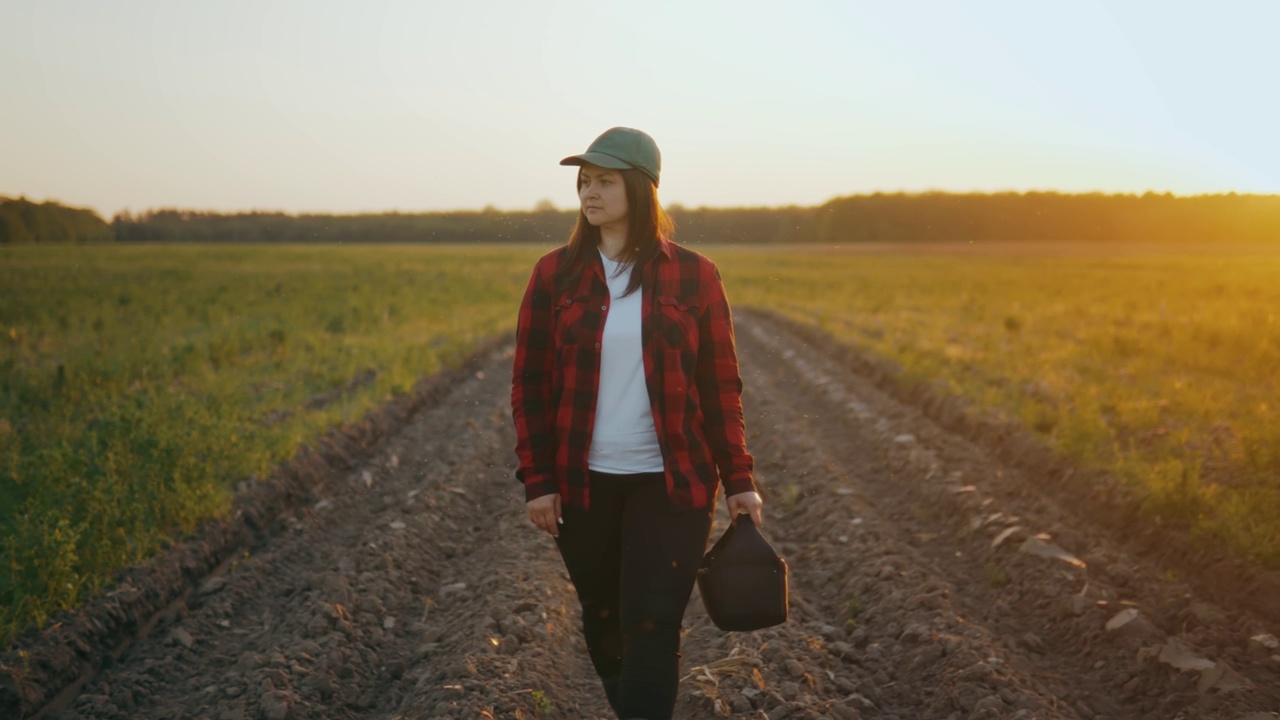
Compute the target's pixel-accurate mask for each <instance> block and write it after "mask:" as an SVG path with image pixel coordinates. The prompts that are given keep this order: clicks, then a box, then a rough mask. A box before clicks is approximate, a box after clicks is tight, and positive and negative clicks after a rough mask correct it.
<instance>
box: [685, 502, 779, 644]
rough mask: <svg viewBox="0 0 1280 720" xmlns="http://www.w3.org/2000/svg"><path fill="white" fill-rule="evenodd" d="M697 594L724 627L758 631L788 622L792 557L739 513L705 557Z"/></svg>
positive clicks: (714, 621) (716, 621) (747, 516)
mask: <svg viewBox="0 0 1280 720" xmlns="http://www.w3.org/2000/svg"><path fill="white" fill-rule="evenodd" d="M698 592H699V593H700V594H701V595H702V604H703V605H704V606H706V608H707V615H709V616H711V622H713V623H715V624H716V627H718V628H720V629H721V630H759V629H761V628H767V627H772V626H774V625H780V624H782V623H784V622H786V620H787V561H786V560H783V559H782V558H780V557H778V553H776V552H774V550H773V546H771V545H770V544H769V541H768V540H765V539H764V536H763V535H761V534H760V530H759V528H757V527H756V525H755V523H753V522H751V516H750V515H739V516H738V518H737V520H735V521H734V522H733V523H732V524H731V525H729V529H727V530H725V531H724V534H723V535H721V536H720V539H719V540H716V543H715V545H712V546H711V549H710V550H708V551H707V554H706V555H704V556H703V558H702V565H701V567H699V568H698Z"/></svg>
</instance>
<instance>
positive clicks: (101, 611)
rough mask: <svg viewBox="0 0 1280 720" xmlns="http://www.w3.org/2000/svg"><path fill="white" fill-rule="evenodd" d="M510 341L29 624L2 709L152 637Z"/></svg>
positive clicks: (322, 441)
mask: <svg viewBox="0 0 1280 720" xmlns="http://www.w3.org/2000/svg"><path fill="white" fill-rule="evenodd" d="M503 342H507V339H506V338H505V337H495V338H489V339H487V340H484V341H482V342H481V343H479V344H478V347H477V349H476V351H475V352H474V353H473V354H472V355H471V356H470V357H468V358H466V359H464V361H463V362H462V363H461V364H460V366H459V367H458V368H457V369H454V370H445V371H442V372H440V373H437V374H435V375H432V376H430V377H427V378H424V379H423V380H422V381H420V382H419V383H418V384H417V385H416V386H415V387H414V388H413V390H412V391H411V392H409V393H406V394H404V395H401V396H399V397H396V398H394V399H393V400H391V401H390V402H388V403H385V404H383V405H382V406H380V407H378V408H376V409H375V410H372V411H370V412H368V413H367V414H366V415H365V416H364V417H363V418H362V419H361V420H360V421H358V422H355V423H347V424H344V425H342V426H340V427H335V428H333V429H331V430H330V431H328V432H327V433H325V434H324V435H323V436H321V437H320V438H319V439H318V440H317V441H316V442H315V444H314V446H308V447H303V448H301V449H299V450H298V452H297V453H296V454H295V455H294V457H293V458H292V459H290V460H289V461H287V462H285V463H282V464H280V465H279V466H277V467H276V468H275V469H274V470H273V471H272V472H271V473H270V475H269V476H267V477H266V478H264V479H262V480H259V481H253V482H251V483H249V486H248V488H247V489H245V490H244V491H243V492H240V493H238V494H237V496H236V498H235V500H234V502H233V505H232V511H231V516H230V518H228V519H225V520H215V521H211V522H209V523H206V524H205V525H204V526H203V527H201V528H200V530H199V531H197V533H196V534H195V535H194V536H193V537H190V538H187V539H184V540H181V541H179V542H176V543H174V544H173V545H172V546H170V547H169V548H168V549H167V550H165V551H164V552H163V553H161V554H160V555H158V556H156V557H154V558H152V559H150V560H148V561H146V562H144V563H140V564H138V565H135V566H133V567H130V568H127V569H126V570H123V571H121V572H120V573H119V574H118V575H117V576H116V578H115V579H114V581H113V583H112V586H111V587H110V588H109V589H107V590H106V591H104V592H103V593H102V594H100V595H99V596H97V597H94V598H92V599H90V600H89V601H87V602H86V603H84V604H83V605H82V606H81V607H79V608H76V609H75V610H71V611H64V612H59V613H57V614H55V615H54V616H53V617H52V618H51V619H50V621H49V622H48V623H46V624H45V626H44V627H43V628H39V629H34V628H33V629H31V630H28V631H27V633H25V634H24V635H23V636H21V637H19V638H18V639H17V640H15V641H14V642H13V643H11V644H10V646H9V647H8V648H6V649H5V650H4V652H3V654H0V717H16V718H27V717H38V716H39V715H41V714H42V713H43V712H45V711H46V710H47V709H49V708H48V706H49V705H50V704H51V703H53V702H54V701H55V699H58V700H66V699H67V698H66V697H65V695H66V694H67V691H68V690H69V689H73V688H75V687H78V686H81V685H83V684H84V683H85V682H87V681H88V680H89V679H90V678H92V677H93V675H94V674H96V673H97V672H98V670H99V669H100V668H102V667H103V665H104V664H106V663H108V662H110V659H112V658H116V657H119V656H120V655H121V654H122V653H123V652H125V650H127V649H128V647H129V646H130V645H131V644H132V643H134V642H136V641H137V640H139V639H141V638H143V637H145V636H146V634H147V633H148V631H149V630H150V628H151V627H152V626H153V625H154V624H155V621H156V619H157V618H158V617H159V616H161V615H163V614H164V613H165V612H166V610H168V609H169V608H170V607H171V606H172V605H173V604H174V603H179V602H182V601H183V599H184V598H185V597H187V596H188V595H190V593H191V592H192V591H193V590H194V589H195V588H196V587H197V586H198V584H199V583H200V582H201V581H202V580H204V579H205V578H206V577H208V576H209V575H210V574H211V573H213V572H215V570H216V569H217V568H219V566H221V565H222V564H223V563H225V562H226V561H227V560H228V559H229V558H231V557H232V556H233V555H234V554H235V553H236V552H238V551H240V550H241V549H244V548H249V547H253V546H255V545H258V544H261V543H262V542H265V541H266V540H267V539H268V538H269V536H270V534H271V532H272V525H274V524H275V523H276V521H277V519H278V518H279V517H280V516H281V515H282V514H283V513H286V512H289V511H292V510H293V509H294V508H296V507H297V506H298V505H299V504H300V503H302V502H305V501H307V500H308V499H311V498H314V497H316V496H317V494H319V493H321V488H322V486H323V485H324V484H326V483H328V482H329V480H330V478H331V476H332V475H333V473H334V472H335V471H337V470H341V469H345V468H348V467H350V466H351V465H352V464H353V463H354V462H357V461H359V459H361V458H363V457H367V456H368V455H369V453H370V452H371V449H372V448H373V447H374V446H375V445H377V444H378V443H379V442H380V441H381V440H384V439H385V438H387V437H388V436H390V435H392V434H394V433H395V432H397V431H398V430H399V429H400V428H401V427H403V425H404V424H405V423H406V422H408V421H409V420H411V419H412V417H413V416H414V415H415V414H416V413H417V412H419V411H420V410H421V409H422V408H423V407H425V406H427V405H429V404H430V403H432V402H434V401H436V400H437V399H438V398H439V397H440V396H441V395H442V394H443V393H445V392H447V391H448V389H449V388H450V387H451V385H452V384H454V383H456V382H457V381H458V380H459V379H461V378H464V377H467V376H468V375H469V374H470V373H471V372H474V368H475V366H476V365H477V364H478V363H479V362H480V361H481V360H482V358H484V357H486V356H488V355H490V354H492V353H493V351H494V350H495V349H496V348H498V347H499V346H500V345H501V344H502V343H503ZM368 374H369V371H365V372H364V373H362V377H363V376H365V375H368ZM60 696H63V697H60Z"/></svg>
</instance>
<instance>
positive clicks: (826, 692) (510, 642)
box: [0, 311, 1280, 720]
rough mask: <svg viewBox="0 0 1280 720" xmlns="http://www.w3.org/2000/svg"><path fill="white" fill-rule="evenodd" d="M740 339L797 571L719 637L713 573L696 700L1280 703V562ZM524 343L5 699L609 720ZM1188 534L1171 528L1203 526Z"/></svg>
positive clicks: (96, 706) (152, 714)
mask: <svg viewBox="0 0 1280 720" xmlns="http://www.w3.org/2000/svg"><path fill="white" fill-rule="evenodd" d="M738 341H739V348H740V359H741V364H742V368H743V375H744V380H745V383H746V391H745V396H744V402H745V404H746V406H747V413H748V417H747V423H748V424H747V427H748V433H749V447H750V449H751V451H752V452H753V453H754V454H755V456H756V462H757V471H758V479H759V483H760V485H761V486H762V492H763V494H764V495H765V527H764V532H765V534H766V536H767V537H769V538H770V540H771V541H772V542H773V543H774V545H775V547H776V548H777V549H778V550H779V552H780V553H782V554H783V555H784V556H785V557H786V558H787V560H788V562H789V564H790V567H791V583H792V584H791V591H792V598H791V600H792V606H791V611H792V614H791V619H790V620H789V621H788V622H787V623H786V624H785V625H782V626H779V627H776V628H771V629H768V630H763V631H759V632H754V633H724V632H721V631H719V630H717V629H716V628H715V627H714V626H713V625H712V624H711V623H710V621H709V620H708V619H707V617H706V614H705V612H704V611H703V609H702V606H701V602H700V600H699V599H698V597H697V595H696V591H695V595H694V598H693V599H692V600H691V602H690V606H689V612H688V614H687V616H686V623H685V624H686V627H687V635H686V637H685V640H684V648H683V663H682V672H683V673H684V674H685V680H684V682H683V684H682V686H681V697H680V701H679V706H678V710H677V717H680V718H713V717H738V718H768V719H769V720H779V719H780V718H793V719H800V718H881V719H885V720H889V719H895V718H896V719H897V720H909V719H911V720H914V719H916V718H940V719H941V718H972V719H978V718H1082V719H1084V720H1090V719H1098V718H1108V719H1112V720H1115V719H1118V718H1153V719H1154V718H1160V719H1172V718H1185V719H1188V720H1190V719H1191V718H1215V719H1217V718H1221V719H1229V720H1262V719H1263V718H1273V717H1280V715H1277V714H1276V711H1277V710H1280V648H1277V644H1276V639H1275V636H1276V635H1277V634H1280V633H1278V630H1280V628H1278V625H1277V617H1275V616H1274V615H1270V614H1269V611H1268V608H1270V607H1274V600H1275V598H1271V599H1270V601H1269V600H1268V599H1267V598H1265V597H1258V593H1266V592H1271V591H1270V590H1269V589H1268V588H1274V587H1276V585H1274V584H1268V583H1269V582H1273V581H1274V578H1273V577H1272V576H1268V575H1265V574H1256V573H1255V574H1250V575H1239V576H1236V575H1232V574H1230V573H1226V571H1223V573H1225V575H1224V574H1220V575H1219V576H1216V577H1217V578H1218V579H1216V580H1215V581H1214V582H1212V583H1206V582H1204V581H1203V579H1202V578H1203V577H1207V576H1204V575H1200V574H1195V575H1192V574H1191V573H1192V571H1193V570H1194V568H1195V567H1196V566H1195V564H1194V563H1191V564H1190V565H1179V564H1177V563H1173V562H1171V561H1170V558H1169V555H1170V553H1168V552H1166V553H1164V554H1161V552H1160V550H1159V548H1160V546H1161V545H1162V544H1161V543H1154V544H1153V543H1152V542H1151V541H1150V537H1151V535H1150V534H1149V533H1135V532H1134V531H1133V529H1132V528H1128V527H1116V526H1115V522H1114V518H1117V517H1125V515H1124V514H1123V513H1122V512H1112V510H1113V509H1108V508H1107V507H1103V505H1091V504H1089V503H1088V502H1085V501H1083V500H1082V499H1081V498H1083V497H1086V496H1088V493H1085V492H1081V491H1080V490H1079V488H1075V489H1070V488H1065V487H1064V482H1063V480H1062V478H1063V477H1064V475H1063V472H1062V466H1061V465H1060V464H1058V465H1055V466H1054V469H1053V473H1054V478H1056V479H1054V480H1053V481H1052V482H1051V481H1050V480H1048V479H1046V477H1041V475H1040V474H1039V473H1038V472H1037V470H1036V468H1035V467H1034V465H1035V463H1034V462H1033V463H1027V462H1021V463H1019V462H1012V461H1010V460H1009V459H1008V453H1002V452H1001V450H1002V446H1001V442H1002V440H1000V439H995V440H989V441H984V440H983V439H981V438H979V439H977V440H974V439H969V435H966V434H965V433H963V432H958V431H957V430H956V428H955V427H954V424H953V423H948V422H945V421H944V422H942V423H941V424H939V423H937V422H935V421H934V419H931V413H930V410H929V408H928V407H925V406H924V404H922V403H913V402H904V401H903V400H901V399H900V397H901V394H900V393H897V394H895V392H890V388H889V387H887V385H886V382H885V381H884V380H883V379H880V378H877V377H875V376H874V373H872V374H868V372H866V366H865V365H864V364H863V365H860V364H858V363H852V362H850V360H849V357H850V356H849V354H848V351H847V350H843V349H840V348H838V347H836V346H834V345H831V344H829V343H827V342H825V341H823V340H822V339H821V338H820V337H818V336H815V335H814V334H813V333H812V332H803V331H799V330H798V329H797V328H795V327H793V326H792V325H790V324H789V323H787V322H784V321H781V320H779V319H778V318H776V317H773V316H771V315H769V314H766V313H761V312H748V311H741V312H740V313H739V321H738ZM510 363H511V356H510V349H509V348H500V349H498V350H495V351H491V352H488V353H486V354H485V355H484V356H483V357H481V358H479V359H478V361H477V364H475V365H474V366H473V367H471V368H470V369H469V370H468V372H467V373H466V374H465V375H464V376H463V377H462V378H461V379H457V380H456V381H454V382H451V383H450V384H449V385H448V387H447V388H445V389H444V390H442V391H440V392H439V393H437V396H436V397H435V398H434V399H433V400H432V401H430V402H427V403H424V404H423V407H422V408H421V409H419V410H418V411H417V412H416V413H415V414H413V415H412V416H411V417H409V418H408V419H407V421H406V422H404V423H403V425H402V426H400V427H397V428H395V429H394V431H393V432H389V433H387V434H386V437H385V438H383V439H381V440H380V441H378V442H377V443H376V444H374V445H371V446H370V447H369V448H368V450H367V452H358V453H354V454H352V455H351V457H349V458H348V463H349V467H348V468H347V469H345V470H340V471H335V472H332V473H329V474H327V475H326V476H325V477H324V478H323V481H322V482H318V483H317V484H316V485H315V487H314V488H313V489H312V490H311V491H310V492H308V493H305V494H303V495H302V496H301V498H300V499H295V500H294V501H293V502H292V504H291V505H290V506H289V507H288V509H287V510H285V511H284V512H283V514H281V515H280V516H279V517H278V518H277V519H276V520H275V521H274V522H272V523H270V527H267V528H263V529H262V531H261V532H259V533H258V534H257V535H255V536H254V540H253V541H252V543H251V544H250V545H249V549H247V550H245V549H240V550H238V551H237V552H236V554H235V556H234V557H233V558H232V559H231V561H230V562H225V563H223V564H222V566H221V567H220V568H219V569H218V570H216V571H215V572H214V573H213V574H211V575H207V576H203V577H194V578H191V579H190V584H191V587H192V588H193V589H192V590H190V591H189V592H187V593H186V594H185V595H181V596H180V597H179V599H178V601H177V602H176V603H174V604H173V605H172V606H171V607H169V608H168V610H167V612H165V613H163V614H162V615H161V616H160V617H159V619H158V620H157V621H156V622H155V623H154V627H151V628H149V629H148V632H147V633H146V635H145V637H141V638H139V639H137V640H136V642H132V643H131V644H130V645H129V646H128V647H127V648H123V649H121V648H116V649H114V650H112V651H111V652H106V653H103V654H102V655H103V657H101V658H98V659H94V658H92V657H89V656H90V654H91V653H92V652H93V650H92V648H89V647H88V646H84V647H78V649H76V650H75V651H74V652H76V653H78V654H79V656H80V659H81V662H83V663H85V664H86V665H87V666H92V665H94V664H99V663H105V665H104V666H103V667H102V668H101V669H100V670H98V671H97V672H95V673H91V674H89V675H86V676H85V678H83V679H82V683H81V684H80V685H77V686H73V687H72V688H71V689H69V690H65V691H63V694H62V696H61V697H60V698H57V699H56V700H55V701H53V702H52V703H50V702H48V700H49V699H52V697H53V694H54V693H56V692H57V691H58V690H60V689H61V688H43V690H45V691H47V692H44V693H43V694H42V693H41V692H40V691H41V690H42V688H38V687H35V686H34V685H33V684H32V681H31V680H30V677H31V676H30V675H27V676H24V675H22V674H21V672H20V670H15V667H14V666H15V665H16V664H17V663H18V662H19V661H18V660H15V659H14V658H15V657H17V656H16V655H15V654H14V653H13V652H10V653H9V654H7V655H6V656H5V663H6V668H5V669H6V673H7V675H6V677H7V678H8V680H7V687H6V688H5V690H6V692H10V693H11V695H10V697H9V699H8V700H7V702H8V704H7V705H3V706H0V707H7V708H9V709H10V711H11V712H14V713H15V714H18V713H20V714H25V715H28V716H34V715H37V714H43V716H45V717H50V718H60V719H61V718H104V719H105V718H210V719H217V720H241V719H243V718H255V719H256V718H262V719H264V720H284V719H285V718H299V719H301V718H387V719H390V718H415V719H419V718H420V719H423V720H427V719H431V718H439V719H444V718H451V719H453V720H464V719H465V720H472V719H474V718H526V719H533V718H574V719H590V718H608V717H612V716H611V715H610V714H609V712H608V709H607V706H606V705H605V703H604V696H603V693H602V692H601V691H600V689H599V687H598V685H597V683H596V681H595V679H594V675H593V674H592V671H591V667H590V664H589V661H588V660H587V656H586V650H585V646H584V644H583V642H582V640H581V637H580V635H579V633H578V630H577V622H578V620H577V618H578V615H577V606H576V600H575V597H574V594H573V590H572V587H571V586H570V585H569V582H568V579H567V576H566V574H565V572H564V569H563V566H562V565H561V562H560V559H559V557H558V555H557V554H556V551H555V547H554V545H553V543H552V541H551V539H550V538H549V537H547V536H545V535H543V534H541V533H540V532H539V531H537V530H536V529H535V528H534V527H533V526H532V525H530V524H529V522H528V520H527V519H526V517H525V512H524V502H523V494H522V491H521V489H520V487H519V486H518V485H517V483H516V482H515V480H514V479H513V478H514V476H513V470H514V467H513V465H514V454H513V452H512V448H513V446H514V437H513V431H512V429H511V421H510V414H509V403H508V398H509V383H510ZM932 414H933V415H934V416H936V415H937V413H932ZM1006 439H1007V438H1006ZM1045 472H1046V473H1048V472H1049V470H1048V469H1046V470H1045ZM1081 477H1082V478H1083V476H1081ZM1080 482H1091V481H1088V480H1084V479H1081V480H1080ZM1068 484H1069V483H1068ZM1099 497H1100V498H1102V499H1100V500H1098V501H1097V502H1098V503H1103V504H1105V503H1106V502H1108V501H1107V500H1106V498H1107V497H1108V496H1107V495H1106V493H1102V494H1100V495H1099ZM723 505H724V503H723V501H721V503H720V506H721V507H720V509H719V511H718V512H719V515H718V516H717V520H716V528H714V529H713V536H715V535H718V534H719V532H720V530H721V529H723V527H724V525H725V523H726V521H727V517H726V516H725V514H724V507H723ZM1170 532H1171V534H1170V535H1169V540H1168V543H1166V544H1163V546H1164V547H1172V548H1181V547H1192V545H1188V544H1187V540H1186V538H1181V537H1177V536H1176V533H1172V531H1170ZM1202 565H1203V563H1202ZM1188 568H1191V569H1188ZM1242 572H1243V571H1242ZM135 582H136V581H135ZM141 591H142V592H144V593H145V591H146V588H142V589H141ZM86 612H88V610H87V611H86ZM140 629H141V628H139V630H140ZM27 642H28V643H29V644H30V647H31V648H32V652H35V651H36V649H38V645H37V644H32V643H34V641H32V640H30V639H28V641H27ZM90 644H91V643H90ZM38 654H39V653H37V655H38ZM25 657H27V658H28V659H27V660H26V661H27V662H30V661H31V660H30V658H31V657H32V656H31V655H30V653H28V655H27V656H25ZM39 659H40V658H39V657H37V658H36V660H39ZM24 678H26V679H25V680H24ZM24 682H25V683H26V684H25V685H24V684H23V683H24ZM50 682H52V681H50ZM14 688H23V689H22V690H21V692H19V691H18V690H15V689H14ZM19 695H21V697H20V698H19V697H18V696H19ZM46 696H47V697H46ZM15 698H17V699H15Z"/></svg>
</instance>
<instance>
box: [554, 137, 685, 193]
mask: <svg viewBox="0 0 1280 720" xmlns="http://www.w3.org/2000/svg"><path fill="white" fill-rule="evenodd" d="M585 163H591V164H592V165H598V166H600V167H603V168H610V169H613V170H625V169H626V168H635V169H636V170H639V171H640V172H642V173H644V174H645V175H648V176H649V179H650V180H652V181H653V184H654V185H655V186H656V185H657V184H658V175H659V174H660V173H661V172H662V153H660V152H658V143H656V142H654V141H653V138H651V137H649V136H648V135H647V134H645V133H643V132H640V131H639V130H636V129H635V128H629V127H615V128H609V129H608V130H605V131H604V132H603V133H601V134H600V137H598V138H596V139H595V141H593V142H592V143H591V147H588V148H587V151H586V152H584V153H582V154H581V155H571V156H569V157H567V158H565V159H563V160H561V161H560V164H561V165H583V164H585Z"/></svg>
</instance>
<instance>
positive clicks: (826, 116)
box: [0, 0, 1280, 218]
mask: <svg viewBox="0 0 1280 720" xmlns="http://www.w3.org/2000/svg"><path fill="white" fill-rule="evenodd" d="M1278 27H1280V3H1277V2H1273V1H1271V0H1256V1H1254V2H1233V1H1232V0H1224V1H1223V2H1215V3H1204V2H1190V1H1182V0H1165V1H1164V2H1140V1H1138V0H1133V1H1127V2H1122V1H1118V0H1117V1H1115V2H1095V1H1092V0H1076V1H1075V2H1070V3H1038V2H1026V1H1025V0H1012V1H1007V2H1005V1H1000V2H996V1H991V2H979V1H973V2H958V1H952V0H946V1H943V0H938V1H937V2H912V1H910V0H902V1H895V2H884V1H883V0H876V1H874V2H859V1H854V0H847V1H845V2H834V1H833V2H816V1H806V0H789V1H788V2H785V3H784V2H776V1H775V2H754V1H753V0H736V1H734V2H718V1H713V2H712V1H709V2H700V1H699V0H672V1H667V0H654V1H652V2H643V3H642V2H636V1H635V0H631V1H630V2H610V1H609V0H585V1H580V0H566V1H563V2H557V1H555V0H523V1H512V2H499V1H497V0H489V1H486V0H468V1H463V0H448V1H447V2H443V1H437V0H418V1H415V2H410V1H408V0H361V1H360V2H338V1H337V0H289V1H287V2H275V1H271V0H218V1H217V2H214V1H212V0H209V1H207V2H196V1H195V0H163V1H160V0H157V1H146V0H113V1H112V2H101V0H40V2H31V1H30V0H0V37H2V38H3V40H2V41H0V195H3V196H9V197H18V196H25V197H27V198H29V199H31V200H37V201H44V200H56V201H59V202H63V203H65V204H68V205H73V206H76V207H89V208H92V209H94V210H96V211H97V212H98V213H99V214H101V215H103V216H104V217H105V218H110V217H111V216H112V215H114V214H115V213H117V212H120V211H123V210H128V211H131V212H135V213H137V212H141V211H145V210H147V209H156V208H162V207H176V208H188V209H198V210H214V211H227V212H231V211H244V210H278V211H284V212H290V213H298V212H334V213H352V212H384V211H402V212H418V211H430V210H451V209H480V208H483V207H485V206H492V207H495V208H498V209H502V210H522V209H530V208H532V207H533V206H534V205H535V204H537V203H539V202H540V201H545V200H549V201H551V202H552V203H553V204H554V205H556V206H557V207H561V208H572V207H575V205H576V201H577V200H576V196H575V193H574V170H573V169H572V168H566V167H561V166H560V165H559V164H558V162H559V160H560V159H561V158H563V157H565V156H568V155H573V154H576V153H580V152H582V151H584V150H586V147H587V145H589V144H590V142H591V141H592V139H594V138H595V137H596V136H597V135H598V134H599V133H601V132H602V131H604V130H605V129H607V128H609V127H612V126H615V125H625V126H630V127H636V128H640V129H642V130H644V131H646V132H648V133H649V134H650V135H652V136H653V137H654V139H655V140H656V141H657V143H658V145H659V147H660V148H661V151H662V155H663V174H662V182H661V185H660V189H659V195H660V198H661V200H662V202H664V203H665V204H667V205H671V204H681V205H684V206H687V207H699V206H716V207H737V206H758V205H773V206H776V205H789V204H799V205H814V204H819V203H822V202H825V201H826V200H829V199H831V198H833V197H838V196H842V195H850V194H858V193H871V192H877V191H882V192H897V191H908V192H920V191H928V190H942V191H952V192H1002V191H1017V192H1025V191H1031V190H1057V191H1062V192H1094V191H1098V192H1137V193H1141V192H1145V191H1148V190H1151V191H1155V192H1173V193H1176V194H1198V193H1217V192H1232V191H1234V192H1257V193H1280V131H1277V130H1276V128H1280V93H1278V92H1277V91H1276V89H1275V88H1276V87H1277V86H1280V73H1278V72H1277V70H1278V69H1280V43H1277V42H1276V41H1275V33H1276V28H1278Z"/></svg>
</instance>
